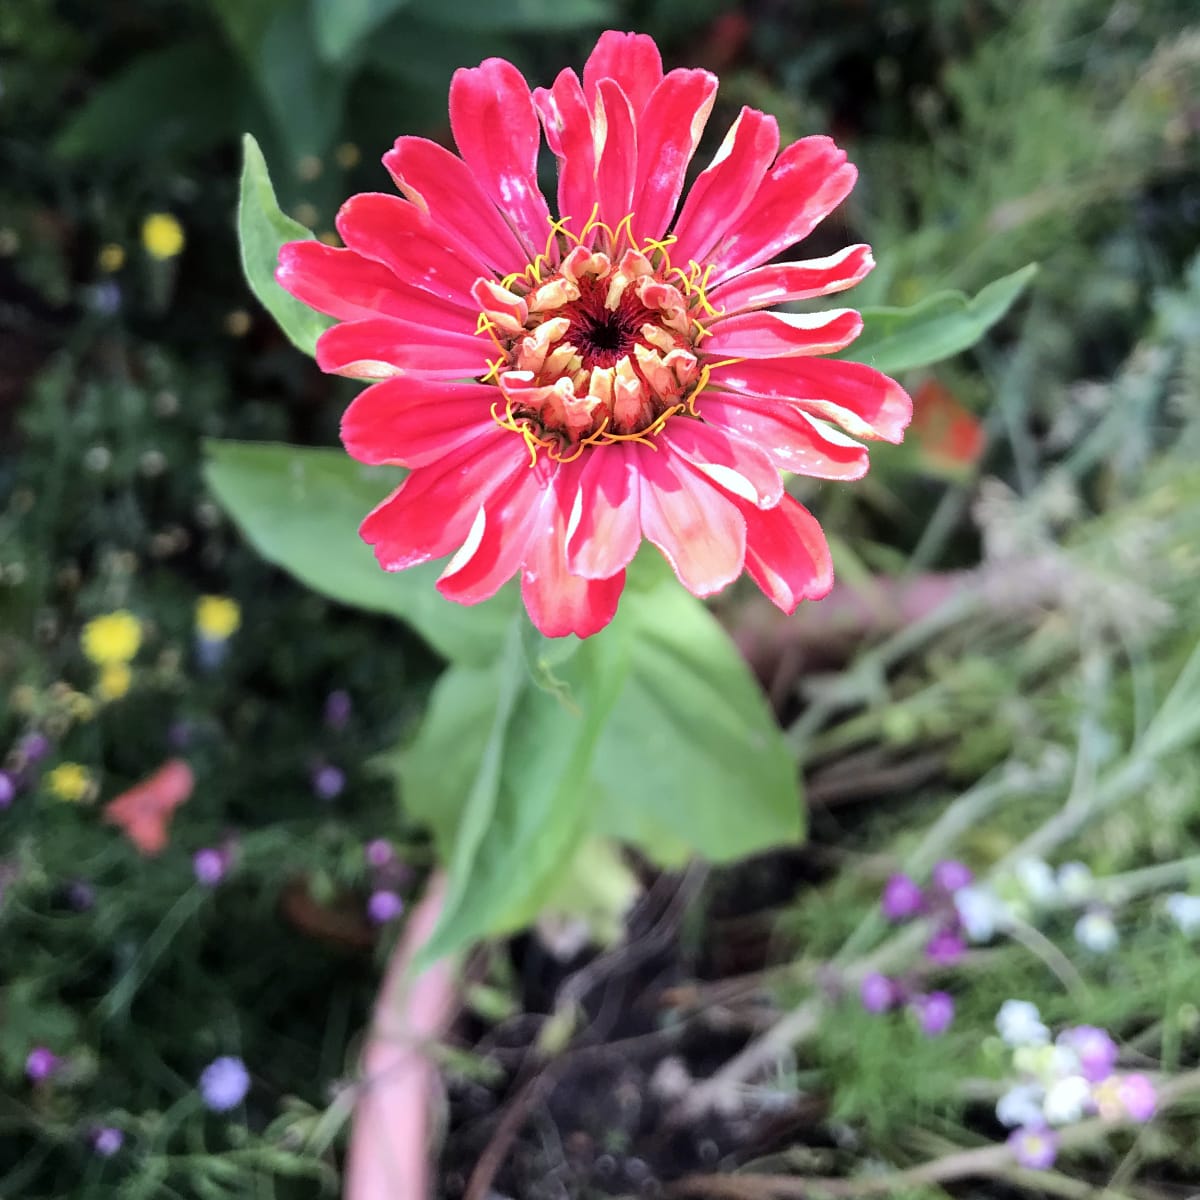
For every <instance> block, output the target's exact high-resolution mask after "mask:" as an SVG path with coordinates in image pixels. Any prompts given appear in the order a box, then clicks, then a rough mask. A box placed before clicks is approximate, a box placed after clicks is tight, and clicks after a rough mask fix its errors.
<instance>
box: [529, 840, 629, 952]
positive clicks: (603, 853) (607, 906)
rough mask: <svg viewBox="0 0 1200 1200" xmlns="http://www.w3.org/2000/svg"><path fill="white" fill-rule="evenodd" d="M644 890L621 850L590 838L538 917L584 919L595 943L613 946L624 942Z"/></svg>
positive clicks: (612, 843) (576, 853) (616, 846)
mask: <svg viewBox="0 0 1200 1200" xmlns="http://www.w3.org/2000/svg"><path fill="white" fill-rule="evenodd" d="M641 890H642V889H641V885H640V884H639V883H638V879H637V876H636V875H634V873H633V872H632V871H631V870H630V869H629V867H628V866H627V865H626V863H625V860H624V858H623V857H622V854H621V848H620V847H619V846H618V845H617V844H616V843H615V842H614V841H613V840H612V839H611V838H603V837H590V838H588V839H587V840H586V841H584V842H583V844H582V845H581V846H580V847H579V849H578V850H577V851H576V852H575V857H574V858H573V859H572V860H571V863H570V865H569V866H568V867H567V869H566V871H564V873H563V876H562V878H561V879H560V880H559V881H558V884H557V886H556V887H555V889H554V891H553V892H552V893H551V894H550V895H549V896H547V897H546V903H545V906H544V908H543V910H542V912H541V913H539V914H538V915H539V916H544V915H546V914H548V913H549V914H555V915H561V916H567V917H581V918H582V919H583V920H584V921H585V922H586V923H587V926H588V929H589V930H590V932H591V936H592V939H593V941H596V942H598V943H599V944H600V945H601V946H612V945H615V944H616V943H617V942H618V941H619V940H620V937H621V933H622V931H623V929H624V918H625V914H626V913H627V912H628V911H629V910H630V908H631V907H632V906H633V903H634V901H635V900H636V899H637V897H638V895H639V894H640V893H641Z"/></svg>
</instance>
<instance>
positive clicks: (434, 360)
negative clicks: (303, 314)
mask: <svg viewBox="0 0 1200 1200" xmlns="http://www.w3.org/2000/svg"><path fill="white" fill-rule="evenodd" d="M317 365H318V366H319V367H320V368H321V370H322V371H328V372H329V373H330V374H332V375H349V376H351V378H354V379H387V378H388V377H389V376H392V375H396V374H399V373H400V372H401V371H404V370H411V371H415V372H419V373H420V374H422V375H424V376H426V377H427V378H430V379H463V378H467V377H470V376H472V375H482V374H483V373H484V371H486V370H487V343H486V342H485V341H483V339H482V338H480V337H479V336H478V335H477V334H474V333H468V332H466V331H465V330H453V329H444V328H439V327H438V326H437V325H419V324H416V323H415V322H412V321H398V320H395V319H394V318H392V317H374V318H371V319H368V320H366V321H343V322H342V323H341V324H340V325H333V326H331V327H330V328H329V329H327V330H325V332H324V333H323V334H321V336H320V337H319V338H318V339H317Z"/></svg>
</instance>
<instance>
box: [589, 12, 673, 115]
mask: <svg viewBox="0 0 1200 1200" xmlns="http://www.w3.org/2000/svg"><path fill="white" fill-rule="evenodd" d="M662 77H663V68H662V56H661V55H660V54H659V52H658V46H656V45H655V43H654V39H653V38H652V37H647V36H646V34H644V33H618V32H617V31H616V30H614V29H610V30H608V31H607V32H606V33H602V34H601V35H600V38H599V40H598V41H597V42H596V48H595V49H594V50H593V51H592V52H591V54H590V55H588V60H587V62H586V63H585V64H584V67H583V87H584V91H585V92H586V93H587V95H588V98H589V99H590V98H591V97H593V96H594V95H595V92H596V88H597V86H598V85H599V83H600V80H601V79H612V80H614V81H615V82H616V83H617V84H618V85H619V86H620V88H621V91H623V92H624V93H625V95H626V96H628V97H629V103H630V104H631V105H632V106H633V112H634V116H637V115H638V114H640V113H641V111H642V109H643V108H645V107H646V101H647V100H648V99H649V98H650V94H651V93H652V92H653V91H654V89H655V88H656V87H658V85H659V83H660V82H661V80H662Z"/></svg>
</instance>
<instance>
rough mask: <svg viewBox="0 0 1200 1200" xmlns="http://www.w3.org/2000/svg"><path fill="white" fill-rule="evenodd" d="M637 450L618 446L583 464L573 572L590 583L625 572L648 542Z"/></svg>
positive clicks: (572, 539)
mask: <svg viewBox="0 0 1200 1200" xmlns="http://www.w3.org/2000/svg"><path fill="white" fill-rule="evenodd" d="M640 487H641V475H640V472H639V460H638V456H637V449H636V447H634V446H630V445H616V446H612V447H609V448H607V449H606V452H605V453H604V454H591V455H589V456H588V458H587V460H586V462H584V464H583V470H582V472H581V476H580V480H579V488H578V492H577V493H576V498H575V504H574V506H573V507H572V512H571V522H570V523H569V524H568V528H569V530H570V536H569V537H568V538H567V566H568V569H569V570H571V571H573V572H574V573H575V574H577V575H582V576H583V577H584V578H586V579H607V578H608V577H609V576H612V575H616V574H618V573H619V572H621V571H623V570H624V569H625V568H626V567H627V566H628V565H629V564H630V562H632V561H633V556H634V555H635V554H636V553H637V550H638V546H640V545H641V542H642V525H641V519H640V517H639V515H638V514H639V507H640V501H639V496H640Z"/></svg>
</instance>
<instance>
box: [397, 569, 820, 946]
mask: <svg viewBox="0 0 1200 1200" xmlns="http://www.w3.org/2000/svg"><path fill="white" fill-rule="evenodd" d="M520 619H521V620H524V618H523V616H522V617H521V618H520ZM554 670H555V676H556V679H557V682H558V686H559V690H554V689H546V688H542V687H537V686H535V685H534V683H533V681H532V680H530V679H529V678H528V677H527V673H526V671H525V669H524V666H523V664H522V662H521V655H520V643H519V641H518V642H516V643H515V644H514V642H513V641H512V639H511V638H510V640H509V642H508V644H507V648H506V650H505V651H504V653H503V654H502V655H501V656H499V657H498V658H497V659H496V661H495V663H494V664H492V665H491V666H490V667H487V668H483V669H479V668H465V667H452V668H451V669H450V670H449V671H448V672H447V673H446V674H445V675H444V676H443V678H442V679H441V681H440V682H439V684H438V686H437V688H436V689H435V692H434V696H433V699H432V702H431V704H430V708H429V712H428V714H427V716H426V718H425V721H424V722H423V724H422V727H421V730H420V732H419V733H418V735H417V738H416V740H415V741H414V743H413V744H412V745H411V746H410V747H409V748H408V749H406V750H405V751H403V752H402V753H401V754H400V756H399V758H398V759H397V760H396V761H395V762H394V763H393V764H392V765H393V768H394V769H396V770H397V772H398V775H399V779H400V781H401V785H402V797H403V800H404V803H405V806H406V808H407V809H408V811H409V812H410V813H411V814H412V815H413V816H414V817H416V818H417V819H418V820H420V821H423V822H427V823H429V824H430V826H431V827H432V828H433V830H434V833H435V837H436V839H437V841H438V843H439V845H440V847H441V852H442V854H443V855H444V856H446V858H447V859H448V860H449V862H450V865H451V888H452V893H453V894H454V896H455V898H456V903H457V905H458V906H459V909H458V911H456V910H455V905H453V904H450V903H449V902H448V905H447V908H448V911H450V912H452V913H454V916H453V917H450V916H448V917H447V918H446V922H445V924H444V925H443V926H442V927H441V930H440V934H439V939H438V941H437V945H436V949H438V950H448V949H457V948H458V947H459V946H461V945H463V944H466V943H467V942H469V941H470V940H472V939H474V938H478V937H481V936H485V935H487V934H492V933H499V932H505V931H507V930H510V929H513V928H516V927H517V926H519V925H520V924H523V923H525V922H527V921H529V920H530V919H531V918H532V917H533V916H534V915H535V913H536V911H537V909H538V907H539V906H540V905H542V904H544V903H545V901H546V899H547V897H548V896H550V894H551V893H553V892H557V893H559V894H560V895H564V894H565V893H566V892H567V890H568V888H567V886H566V881H567V879H568V878H569V875H570V872H571V871H572V870H574V869H576V863H575V862H574V857H573V856H574V855H575V853H576V852H577V851H578V850H579V848H580V846H581V844H582V843H583V841H584V839H585V838H586V837H587V836H588V835H589V834H603V835H606V836H608V837H613V838H617V839H620V840H622V841H626V842H630V843H633V844H634V845H636V846H637V847H638V848H639V849H640V850H641V851H642V852H643V853H644V854H645V855H646V856H647V857H648V858H650V859H651V860H653V861H656V862H661V863H667V864H671V865H674V864H677V863H681V862H682V861H684V860H685V859H686V857H688V856H689V855H690V854H696V853H698V854H702V855H703V856H705V857H706V858H709V859H711V860H713V861H717V862H724V861H728V860H730V859H733V858H737V857H741V856H743V855H745V854H749V853H753V852H754V851H755V850H760V849H765V848H767V847H769V846H772V845H777V844H779V843H781V842H788V841H794V840H796V839H797V838H798V837H799V836H800V833H801V829H802V827H801V807H800V802H799V797H798V795H797V783H796V776H795V771H794V768H793V765H792V762H791V759H790V757H789V756H788V754H787V752H786V750H785V748H784V747H783V744H782V742H781V740H780V738H779V735H778V730H777V728H776V726H775V725H774V723H773V721H772V720H771V717H770V714H769V712H768V710H767V708H766V705H765V704H764V702H763V700H762V697H761V695H760V694H759V692H758V689H757V686H756V684H755V683H754V681H753V680H752V679H751V678H750V677H749V675H748V673H747V671H746V668H745V665H744V664H743V663H742V662H741V661H740V660H739V659H738V657H737V656H736V654H735V653H734V652H733V650H732V647H731V646H730V645H729V643H728V640H727V638H726V636H725V635H724V634H723V633H722V632H721V631H720V629H719V627H717V626H716V624H715V622H714V621H713V620H712V618H711V617H710V616H709V615H708V614H707V612H706V611H705V610H704V608H703V606H702V605H700V604H699V603H698V602H697V601H695V600H694V599H693V598H692V597H691V596H689V595H688V594H687V593H686V592H684V591H683V590H682V589H681V588H679V587H678V586H677V585H676V583H675V581H674V580H673V579H670V578H667V579H661V580H659V581H657V582H654V583H652V584H651V585H650V586H649V587H647V588H645V589H635V588H631V589H630V590H629V591H628V593H627V594H626V596H625V597H624V598H623V600H622V604H621V609H620V610H619V612H618V614H617V616H616V618H615V619H614V621H613V623H612V625H610V626H609V628H608V629H606V630H604V631H603V632H602V633H600V634H597V635H595V636H593V637H591V638H589V639H588V640H587V641H586V642H584V643H582V644H578V645H577V648H576V649H575V650H574V652H573V653H571V654H570V655H569V657H567V658H566V659H565V661H562V662H558V663H556V664H555V667H554ZM680 680H684V681H686V686H682V687H681V686H679V681H680ZM585 890H586V889H585ZM460 914H465V915H460Z"/></svg>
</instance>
